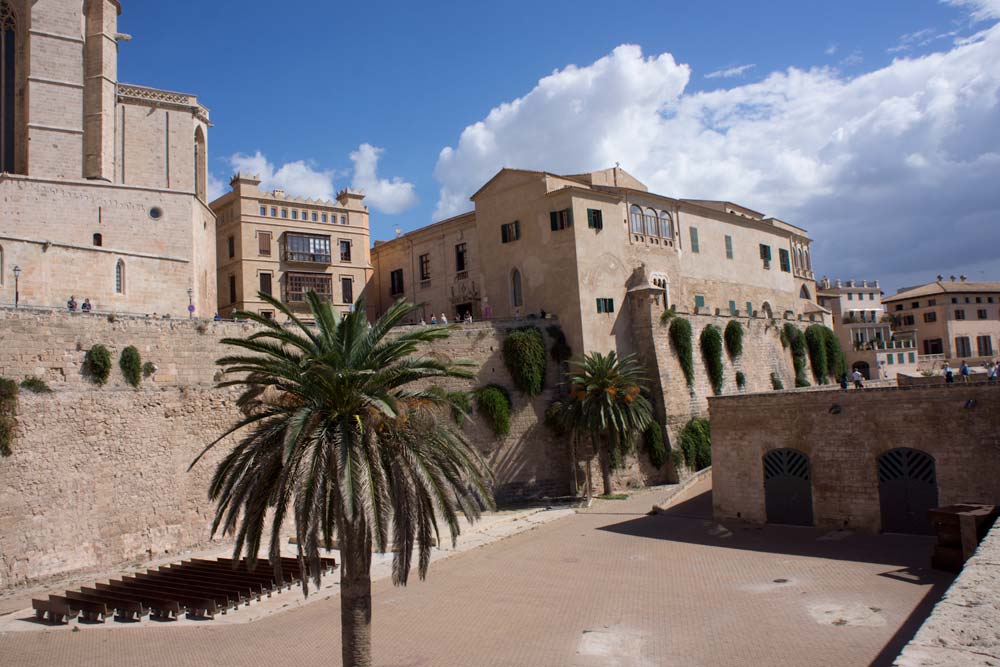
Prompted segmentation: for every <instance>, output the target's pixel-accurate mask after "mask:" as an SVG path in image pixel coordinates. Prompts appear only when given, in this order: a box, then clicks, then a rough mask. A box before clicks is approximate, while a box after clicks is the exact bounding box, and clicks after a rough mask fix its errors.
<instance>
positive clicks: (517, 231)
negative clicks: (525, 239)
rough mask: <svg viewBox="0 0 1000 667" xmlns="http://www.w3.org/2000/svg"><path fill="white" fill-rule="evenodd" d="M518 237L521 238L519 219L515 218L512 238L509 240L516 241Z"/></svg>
mask: <svg viewBox="0 0 1000 667" xmlns="http://www.w3.org/2000/svg"><path fill="white" fill-rule="evenodd" d="M519 238H521V221H520V220H515V221H514V238H512V239H511V241H516V240H518V239H519Z"/></svg>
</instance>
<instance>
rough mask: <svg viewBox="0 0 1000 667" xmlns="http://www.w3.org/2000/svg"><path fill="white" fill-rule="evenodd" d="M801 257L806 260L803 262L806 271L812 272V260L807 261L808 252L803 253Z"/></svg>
mask: <svg viewBox="0 0 1000 667" xmlns="http://www.w3.org/2000/svg"><path fill="white" fill-rule="evenodd" d="M803 256H804V257H805V259H806V262H805V267H806V271H812V270H813V267H812V260H810V259H809V251H808V250H805V251H803Z"/></svg>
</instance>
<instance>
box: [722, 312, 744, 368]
mask: <svg viewBox="0 0 1000 667" xmlns="http://www.w3.org/2000/svg"><path fill="white" fill-rule="evenodd" d="M724 335H725V338H726V352H728V353H729V358H730V359H733V360H735V359H738V358H739V356H740V355H741V354H743V325H742V324H740V323H739V322H737V321H736V320H729V324H727V325H726V331H725V334H724Z"/></svg>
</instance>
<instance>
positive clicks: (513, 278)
mask: <svg viewBox="0 0 1000 667" xmlns="http://www.w3.org/2000/svg"><path fill="white" fill-rule="evenodd" d="M510 305H511V306H513V307H514V308H520V307H521V306H523V305H524V292H523V291H522V289H521V272H520V271H518V270H517V269H514V270H513V271H511V273H510Z"/></svg>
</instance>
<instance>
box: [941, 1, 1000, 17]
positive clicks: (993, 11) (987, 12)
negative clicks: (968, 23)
mask: <svg viewBox="0 0 1000 667" xmlns="http://www.w3.org/2000/svg"><path fill="white" fill-rule="evenodd" d="M941 3H942V4H946V5H952V6H954V7H961V8H963V9H967V10H968V11H969V13H970V14H971V16H972V18H973V20H975V21H988V20H989V19H1000V0H941Z"/></svg>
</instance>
